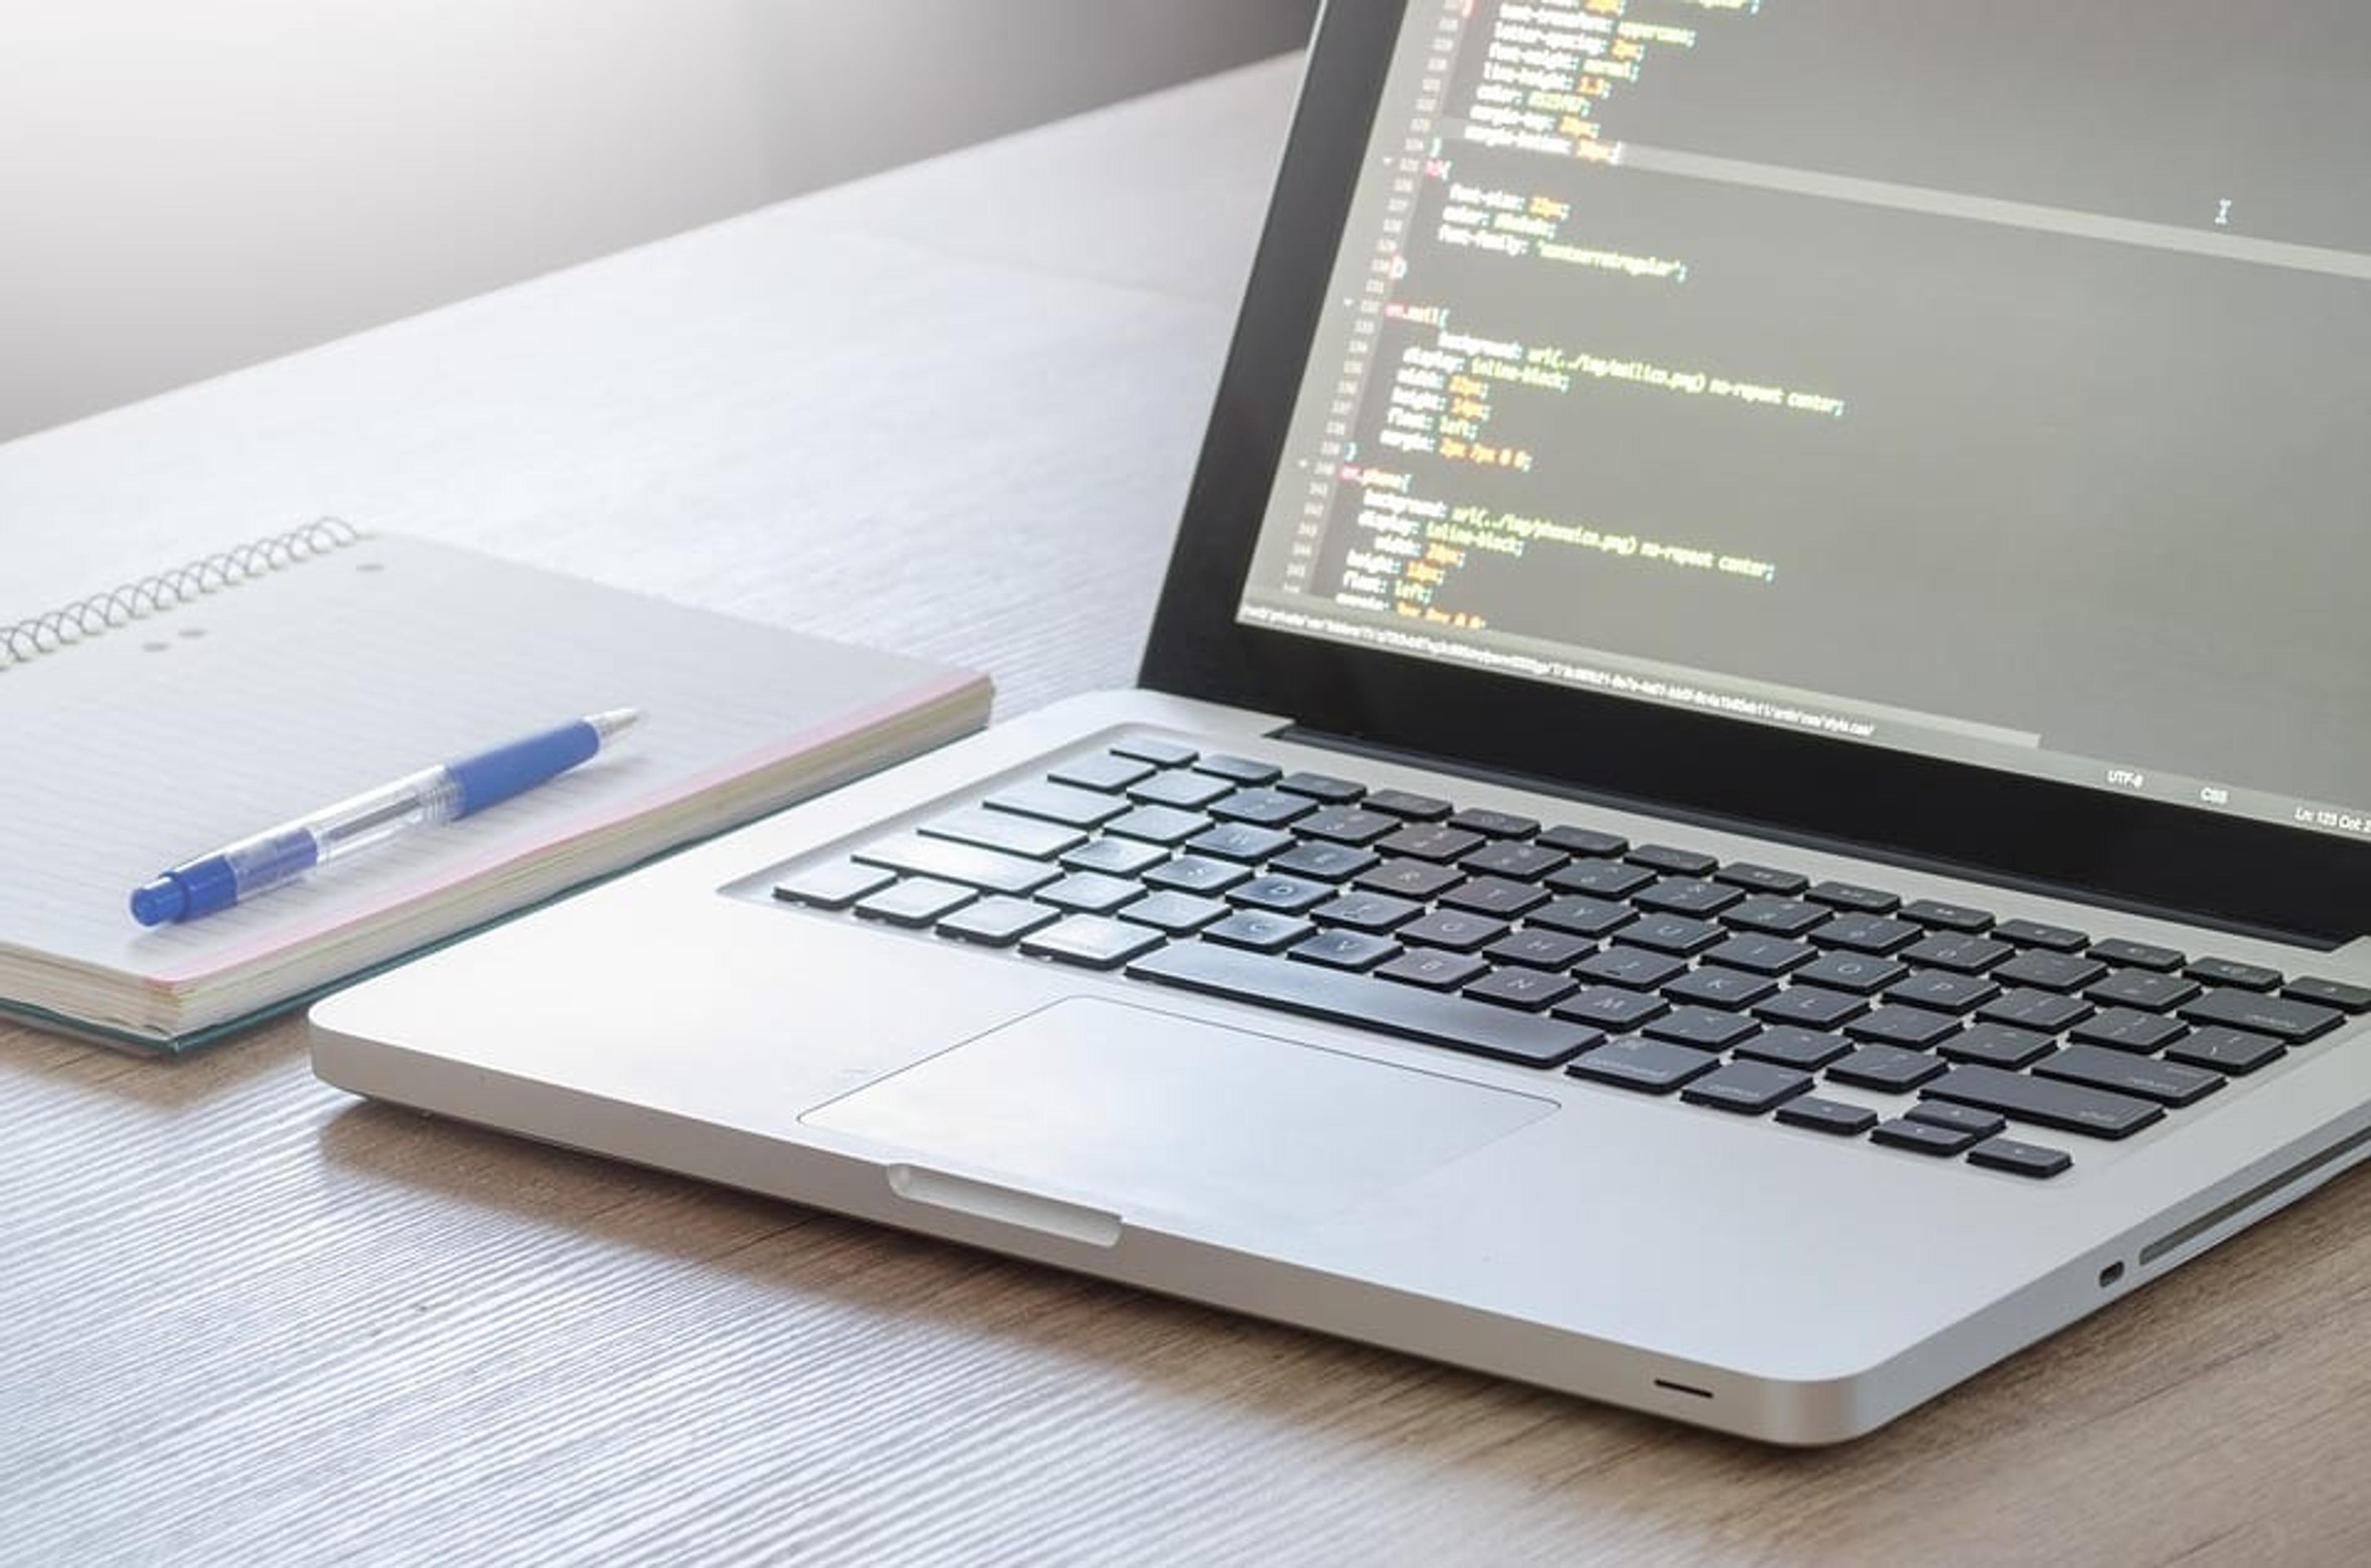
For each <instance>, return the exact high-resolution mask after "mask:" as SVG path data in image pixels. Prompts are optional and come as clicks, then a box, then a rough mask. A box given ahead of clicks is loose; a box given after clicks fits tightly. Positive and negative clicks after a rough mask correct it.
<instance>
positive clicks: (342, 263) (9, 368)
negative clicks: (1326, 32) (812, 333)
mask: <svg viewBox="0 0 2371 1568" xmlns="http://www.w3.org/2000/svg"><path fill="white" fill-rule="evenodd" d="M1313 10H1314V0H72V3H70V4H65V3H57V0H0V440H5V439H6V438H8V437H10V436H13V435H17V434H21V433H23V432H28V431H31V430H35V429H39V428H40V427H42V426H44V425H48V424H52V423H56V422H58V421H64V420H68V419H73V418H75V417H77V416H80V415H82V414H86V413H90V412H94V411H96V410H98V409H105V408H109V407H111V406H113V405H115V404H118V403H121V402H125V401H128V400H130V399H132V398H139V397H144V396H146V395H148V394H150V393H153V392H156V391H160V390H162V389H164V388H167V387H169V386H177V385H179V384H181V383H184V382H187V381H191V380H194V379H197V378H199V377H202V376H206V375H214V374H217V373H219V372H221V371H224V370H228V369H231V368H234V367H236V366H238V365H242V364H249V363H255V362H256V361H259V360H262V359H268V358H271V357H272V356H274V355H277V354H281V353H284V352H289V351H291V350H294V349H297V348H301V347H303V346H305V345H306V344H308V343H314V342H318V341H321V340H325V339H328V338H332V337H337V336H341V335H342V334H345V333H348V332H352V331H355V330H358V329H362V328H365V327H369V326H374V325H376V324H378V323H380V322H384V321H388V320H392V319H394V318H396V317H401V316H407V315H410V314H411V313H413V312H415V311H419V310H423V309H426V308H428V307H429V306H434V305H438V304H441V303H444V302H445V301H448V300H453V299H457V298H462V297H465V296H467V295H469V294H479V293H482V292H483V291H485V290H487V289H490V288H493V287H497V286H499V285H501V284H503V283H506V282H514V281H516V280H518V279H521V278H525V277H529V276H532V275H534V274H535V273H538V272H541V271H549V270H550V269H552V268H555V267H561V266H565V265H568V264H569V263H571V262H574V261H579V260H583V259H586V258H589V257H593V256H597V255H600V254H602V253H603V252H606V251H609V250H614V249H618V248H622V247H625V246H629V245H633V244H637V243H639V242H641V241H642V240H646V239H651V238H654V237H656V236H661V235H665V234H670V233H674V232H676V231H677V230H680V229H684V228H687V227H690V226H692V225H698V224H702V223H706V222H709V221H711V220H713V219H716V218H720V217H723V216H727V215H729V214H731V213H738V212H744V211H746V210H747V209H749V208H751V207H756V206H760V205H763V204H764V203H766V202H773V201H778V200H780V199H781V198H782V197H785V196H789V195H793V194H795V193H797V192H799V191H801V190H812V189H814V188H815V187H817V186H820V185H827V184H831V183H833V182H835V181H838V180H842V179H850V178H851V177H853V176H856V175H860V174H864V173H868V172H871V171H873V170H875V169H880V168H885V167H891V166H893V165H896V164H899V163H904V162H908V161H910V160H912V159H914V158H918V157H922V156H928V155H930V154H931V153H935V152H940V151H943V150H945V149H947V148H950V147H954V146H959V145H961V144H965V143H967V142H972V141H977V140H980V139H982V138H985V137H988V136H991V135H995V134H998V133H1002V132H1006V131H1011V130H1015V129H1019V128H1021V127H1023V126H1026V125H1030V124H1035V123H1037V122H1039V121H1046V120H1050V119H1054V118H1058V117H1059V116H1061V115H1064V114H1068V113H1070V112H1073V111H1075V110H1081V109H1085V108H1089V107H1092V106H1093V105H1095V104H1099V103H1105V102H1109V101H1112V100H1114V99H1116V98H1126V97H1129V96H1131V95H1134V94H1137V93H1139V92H1143V91H1147V90H1149V89H1151V88H1153V87H1157V86H1163V85H1166V84H1168V83H1172V82H1177V81H1183V80H1185V79H1186V78H1188V77H1191V76H1196V75H1204V74H1206V73H1209V72H1211V71H1216V70H1220V69H1224V68H1226V67H1228V66H1231V65H1235V64H1240V63H1245V62H1248V61H1251V60H1255V59H1258V58H1260V57H1262V56H1265V55H1268V54H1273V53H1276V52H1280V51H1282V50H1286V49H1290V48H1292V47H1294V46H1295V45H1297V44H1298V43H1299V42H1300V41H1301V39H1302V38H1303V36H1304V35H1305V33H1306V31H1307V29H1308V26H1309V22H1310V17H1311V15H1312V13H1313Z"/></svg>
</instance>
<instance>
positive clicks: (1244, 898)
mask: <svg viewBox="0 0 2371 1568" xmlns="http://www.w3.org/2000/svg"><path fill="white" fill-rule="evenodd" d="M1334 895H1335V888H1334V884H1333V883H1332V882H1319V881H1317V880H1316V879H1315V878H1313V877H1279V876H1276V875H1273V874H1270V875H1266V876H1256V877H1253V878H1251V879H1249V880H1248V881H1245V882H1238V883H1236V884H1235V886H1234V887H1233V888H1232V890H1230V891H1229V893H1228V894H1227V902H1228V903H1230V904H1238V905H1243V906H1244V907H1245V908H1250V909H1274V910H1278V911H1279V912H1281V913H1283V914H1287V915H1299V914H1301V913H1303V912H1305V911H1307V910H1310V909H1313V908H1315V907H1316V906H1317V905H1321V904H1323V903H1324V902H1325V901H1326V900H1327V899H1329V898H1332V897H1333V896H1334Z"/></svg>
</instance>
